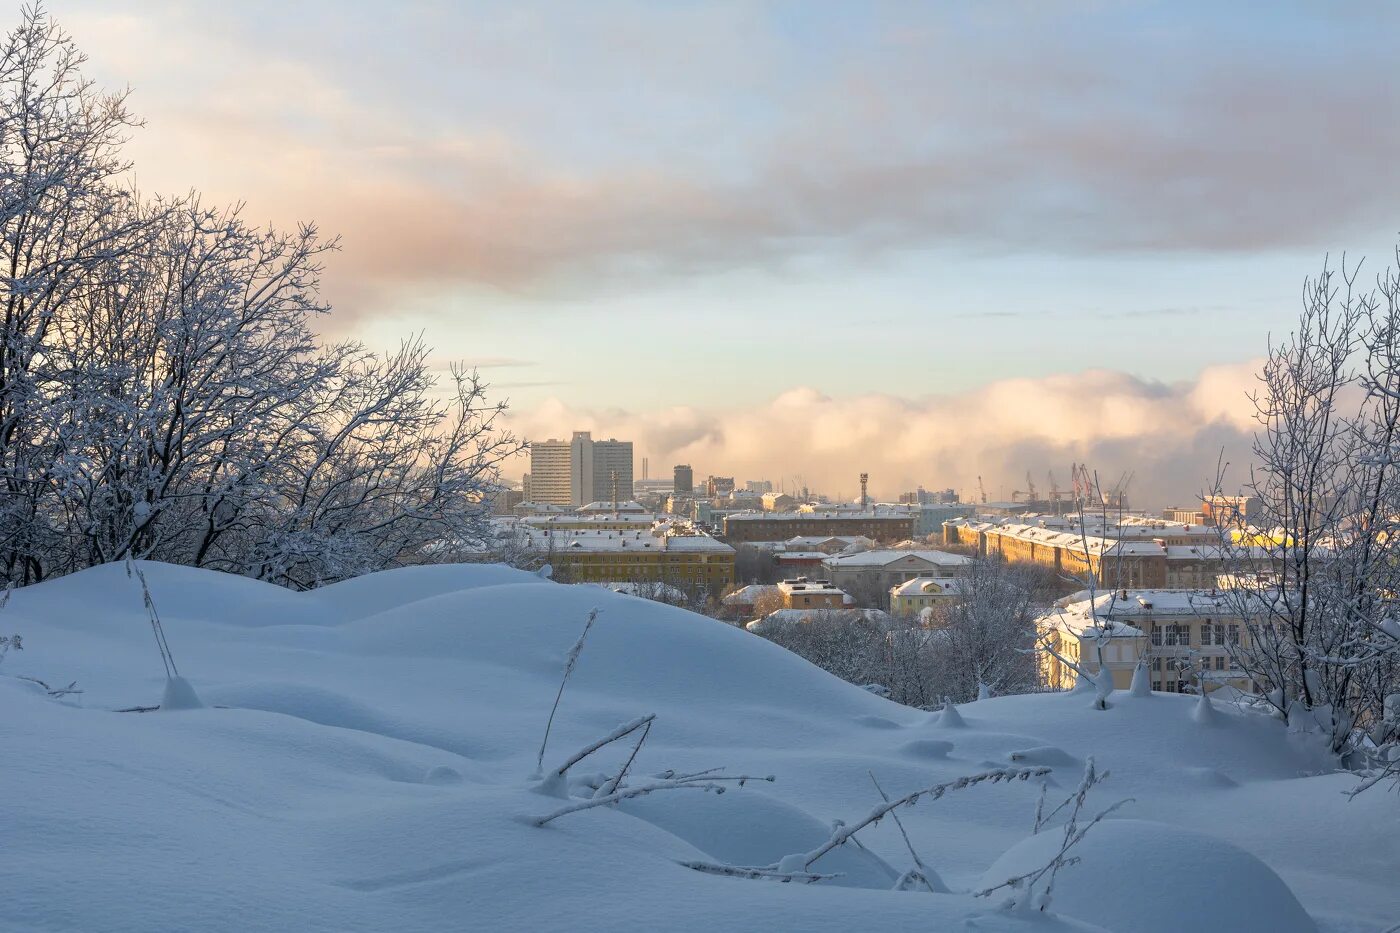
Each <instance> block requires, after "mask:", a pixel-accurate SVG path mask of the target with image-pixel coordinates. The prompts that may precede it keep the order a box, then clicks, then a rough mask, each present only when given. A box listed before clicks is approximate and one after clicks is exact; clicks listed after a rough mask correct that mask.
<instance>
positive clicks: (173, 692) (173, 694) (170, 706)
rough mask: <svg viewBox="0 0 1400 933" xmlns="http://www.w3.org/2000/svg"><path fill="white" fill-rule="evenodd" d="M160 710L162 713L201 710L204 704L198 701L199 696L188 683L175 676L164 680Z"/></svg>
mask: <svg viewBox="0 0 1400 933" xmlns="http://www.w3.org/2000/svg"><path fill="white" fill-rule="evenodd" d="M160 708H161V710H162V711H165V710H182V709H203V708H204V703H203V702H201V701H200V699H199V695H198V694H197V693H195V692H194V688H193V687H191V686H190V683H189V681H187V680H185V678H183V677H181V676H179V675H178V674H177V675H176V676H174V677H168V678H166V681H165V693H164V695H162V696H161V699H160Z"/></svg>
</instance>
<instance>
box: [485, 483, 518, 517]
mask: <svg viewBox="0 0 1400 933" xmlns="http://www.w3.org/2000/svg"><path fill="white" fill-rule="evenodd" d="M524 501H525V493H524V492H523V491H522V490H519V489H512V488H511V487H509V486H502V487H500V488H499V489H497V490H496V492H495V494H494V495H493V496H492V497H491V514H492V515H513V514H515V507H516V506H517V505H519V504H520V503H522V502H524Z"/></svg>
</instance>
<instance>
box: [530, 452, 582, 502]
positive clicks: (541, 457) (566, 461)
mask: <svg viewBox="0 0 1400 933" xmlns="http://www.w3.org/2000/svg"><path fill="white" fill-rule="evenodd" d="M571 465H572V457H571V455H570V444H569V442H568V441H557V440H554V439H553V438H550V439H549V440H547V441H533V442H532V443H531V444H530V501H531V502H540V503H545V504H547V505H572V504H573V503H574V499H573V495H572V494H571V492H570V480H569V477H570V474H571V472H572V469H571ZM580 504H581V503H580Z"/></svg>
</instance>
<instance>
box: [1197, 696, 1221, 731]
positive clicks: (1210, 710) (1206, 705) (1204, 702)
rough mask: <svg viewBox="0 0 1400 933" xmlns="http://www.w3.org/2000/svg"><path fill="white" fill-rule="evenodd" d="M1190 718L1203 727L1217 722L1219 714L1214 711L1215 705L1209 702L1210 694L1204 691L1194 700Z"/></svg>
mask: <svg viewBox="0 0 1400 933" xmlns="http://www.w3.org/2000/svg"><path fill="white" fill-rule="evenodd" d="M1191 718H1192V719H1193V720H1194V721H1196V722H1198V723H1200V724H1201V725H1203V726H1209V725H1212V724H1213V723H1215V722H1217V721H1219V719H1220V714H1219V713H1217V712H1216V711H1215V705H1214V704H1213V703H1211V702H1210V694H1208V693H1206V692H1205V691H1204V690H1202V691H1201V695H1200V696H1199V697H1197V698H1196V704H1195V706H1193V707H1192V708H1191Z"/></svg>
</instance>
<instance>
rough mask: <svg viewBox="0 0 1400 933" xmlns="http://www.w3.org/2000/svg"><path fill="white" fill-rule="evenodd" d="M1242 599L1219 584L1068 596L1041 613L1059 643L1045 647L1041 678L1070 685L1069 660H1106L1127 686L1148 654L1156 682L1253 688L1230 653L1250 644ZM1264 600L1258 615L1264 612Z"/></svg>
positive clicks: (1089, 667) (1164, 686) (1157, 685)
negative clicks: (1216, 587)
mask: <svg viewBox="0 0 1400 933" xmlns="http://www.w3.org/2000/svg"><path fill="white" fill-rule="evenodd" d="M1242 599H1243V597H1242V596H1241V594H1238V593H1236V594H1226V593H1223V592H1221V591H1218V590H1216V591H1212V590H1151V589H1143V590H1110V591H1108V592H1104V593H1099V594H1097V595H1096V596H1095V597H1094V598H1093V600H1090V599H1088V598H1087V597H1086V596H1085V595H1084V594H1077V595H1076V596H1074V597H1069V598H1067V599H1065V600H1062V601H1061V602H1060V603H1059V604H1057V605H1056V607H1055V608H1054V609H1051V610H1049V611H1048V612H1046V613H1044V614H1043V615H1042V616H1041V617H1040V619H1039V620H1038V625H1039V627H1040V630H1041V632H1042V635H1043V637H1044V638H1045V639H1046V640H1047V641H1048V642H1049V645H1050V647H1051V648H1053V649H1054V651H1053V653H1052V652H1049V651H1043V652H1041V653H1040V659H1039V661H1040V668H1041V677H1042V681H1043V682H1044V683H1045V684H1046V685H1047V686H1051V687H1056V688H1060V689H1068V688H1070V687H1072V686H1074V682H1075V678H1076V676H1077V675H1076V672H1075V671H1074V669H1073V667H1071V666H1070V665H1071V664H1073V665H1077V666H1079V667H1082V668H1084V669H1085V670H1086V671H1088V672H1089V673H1094V674H1096V673H1097V672H1098V671H1099V670H1100V669H1101V666H1102V667H1104V668H1107V669H1108V670H1109V671H1110V672H1111V673H1112V677H1113V686H1114V687H1115V688H1117V689H1124V690H1126V689H1127V688H1128V687H1130V686H1131V685H1132V679H1133V670H1134V668H1136V667H1137V664H1138V661H1139V660H1140V659H1142V658H1144V657H1145V658H1146V659H1147V664H1148V668H1149V671H1150V674H1151V682H1152V689H1153V690H1159V691H1165V692H1167V693H1182V692H1186V691H1187V690H1188V688H1190V689H1193V690H1194V689H1195V688H1196V686H1198V685H1204V687H1205V689H1206V691H1207V692H1210V691H1213V690H1216V689H1219V688H1220V687H1222V686H1226V685H1228V686H1231V687H1235V688H1237V689H1239V690H1244V691H1252V690H1253V689H1254V685H1253V683H1252V682H1251V681H1250V679H1249V678H1248V677H1247V676H1246V675H1245V674H1244V673H1243V672H1242V671H1241V670H1240V669H1239V667H1238V666H1237V665H1236V664H1235V662H1234V660H1233V659H1232V654H1235V653H1238V652H1239V651H1241V650H1244V651H1247V650H1248V648H1249V629H1248V625H1247V619H1246V618H1245V616H1244V615H1243V614H1242V613H1241V611H1240V610H1241V603H1242ZM1261 599H1262V597H1261ZM1255 601H1258V600H1255ZM1259 605H1260V611H1259V613H1257V614H1256V615H1257V616H1262V614H1263V610H1264V607H1263V604H1262V602H1260V603H1259ZM1056 655H1059V657H1056ZM1061 659H1063V660H1061ZM1065 662H1069V663H1065Z"/></svg>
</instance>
